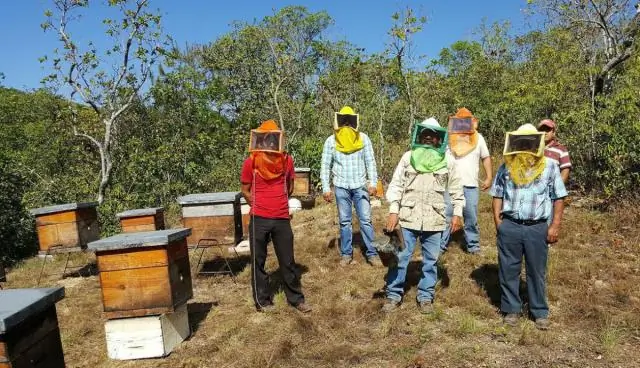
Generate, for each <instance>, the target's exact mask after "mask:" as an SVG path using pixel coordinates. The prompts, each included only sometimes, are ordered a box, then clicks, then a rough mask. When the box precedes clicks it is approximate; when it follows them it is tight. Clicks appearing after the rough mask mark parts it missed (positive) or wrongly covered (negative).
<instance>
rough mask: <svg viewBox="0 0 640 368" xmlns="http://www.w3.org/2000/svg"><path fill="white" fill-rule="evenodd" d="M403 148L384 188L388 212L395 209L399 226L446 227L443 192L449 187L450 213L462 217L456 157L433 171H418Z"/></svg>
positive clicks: (415, 227) (419, 228)
mask: <svg viewBox="0 0 640 368" xmlns="http://www.w3.org/2000/svg"><path fill="white" fill-rule="evenodd" d="M410 159H411V151H409V152H406V153H405V154H404V155H403V156H402V158H401V159H400V163H398V166H397V167H396V170H395V172H394V173H393V179H391V183H390V184H389V188H388V189H387V201H389V204H390V205H389V213H397V214H398V217H399V219H400V226H402V227H403V228H407V229H412V230H422V231H443V230H444V229H445V227H446V217H445V208H446V206H445V202H444V193H445V191H447V190H448V191H449V196H450V198H451V203H452V204H453V215H454V216H460V217H462V208H463V207H464V192H463V189H462V184H461V180H460V176H459V175H458V173H457V172H456V164H455V160H451V159H448V161H447V167H446V168H442V169H440V170H438V171H437V172H435V173H422V174H420V173H418V172H417V171H416V170H415V169H414V168H413V166H411V161H410Z"/></svg>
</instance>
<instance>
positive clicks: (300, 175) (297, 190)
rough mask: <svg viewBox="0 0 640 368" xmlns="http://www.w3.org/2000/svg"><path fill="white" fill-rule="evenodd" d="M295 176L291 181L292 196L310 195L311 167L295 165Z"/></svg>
mask: <svg viewBox="0 0 640 368" xmlns="http://www.w3.org/2000/svg"><path fill="white" fill-rule="evenodd" d="M295 170H296V177H295V180H294V181H293V193H292V195H293V196H294V197H298V196H299V197H306V196H309V195H311V169H309V168H308V167H296V169H295Z"/></svg>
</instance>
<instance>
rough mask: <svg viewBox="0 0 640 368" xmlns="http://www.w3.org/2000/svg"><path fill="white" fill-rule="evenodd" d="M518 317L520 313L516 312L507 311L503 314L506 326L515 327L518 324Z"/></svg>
mask: <svg viewBox="0 0 640 368" xmlns="http://www.w3.org/2000/svg"><path fill="white" fill-rule="evenodd" d="M519 319H520V315H519V314H518V313H507V314H505V316H504V320H503V322H504V324H505V325H507V326H511V327H515V326H517V325H518V320H519Z"/></svg>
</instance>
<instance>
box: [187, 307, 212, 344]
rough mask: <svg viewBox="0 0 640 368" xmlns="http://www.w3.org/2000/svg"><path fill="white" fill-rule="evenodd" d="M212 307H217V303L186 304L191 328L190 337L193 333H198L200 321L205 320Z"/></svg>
mask: <svg viewBox="0 0 640 368" xmlns="http://www.w3.org/2000/svg"><path fill="white" fill-rule="evenodd" d="M214 306H218V302H213V303H209V302H207V303H189V304H187V313H189V326H190V327H191V336H193V333H195V332H196V331H198V328H200V325H201V324H202V321H204V320H205V318H207V315H208V314H209V312H210V311H211V308H212V307H214ZM191 336H189V337H191Z"/></svg>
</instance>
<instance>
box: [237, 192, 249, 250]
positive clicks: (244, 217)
mask: <svg viewBox="0 0 640 368" xmlns="http://www.w3.org/2000/svg"><path fill="white" fill-rule="evenodd" d="M238 200H239V201H240V215H241V222H242V237H243V238H247V239H248V238H249V221H250V220H251V214H250V212H251V206H249V204H248V203H247V200H246V199H244V196H243V195H242V193H238Z"/></svg>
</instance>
